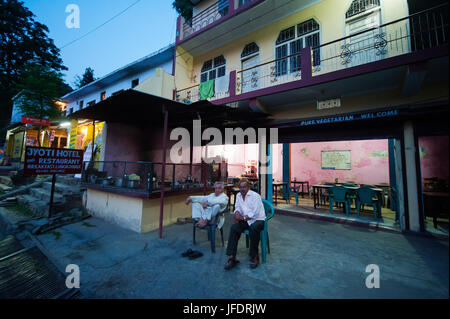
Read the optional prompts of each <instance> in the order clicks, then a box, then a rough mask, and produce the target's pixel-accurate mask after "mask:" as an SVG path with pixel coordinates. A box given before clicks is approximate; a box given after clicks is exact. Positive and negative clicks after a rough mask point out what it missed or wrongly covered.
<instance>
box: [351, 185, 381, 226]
mask: <svg viewBox="0 0 450 319" xmlns="http://www.w3.org/2000/svg"><path fill="white" fill-rule="evenodd" d="M356 195H357V196H356V211H357V213H358V217H359V211H360V208H361V205H371V206H373V214H374V218H375V219H377V215H378V216H379V217H381V205H380V201H379V199H378V197H377V192H376V191H375V190H373V189H372V188H370V187H362V188H359V189H358V190H357V191H356Z"/></svg>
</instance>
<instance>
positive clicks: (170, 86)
mask: <svg viewBox="0 0 450 319" xmlns="http://www.w3.org/2000/svg"><path fill="white" fill-rule="evenodd" d="M134 89H135V90H138V91H141V92H144V93H149V94H153V95H156V96H161V97H164V98H166V99H172V98H173V90H174V89H175V78H174V77H173V76H172V75H171V74H169V73H167V72H165V71H164V70H163V69H162V68H157V69H156V74H155V76H152V77H150V78H148V79H147V80H145V81H144V82H142V83H141V84H139V85H138V86H137V87H135V88H134Z"/></svg>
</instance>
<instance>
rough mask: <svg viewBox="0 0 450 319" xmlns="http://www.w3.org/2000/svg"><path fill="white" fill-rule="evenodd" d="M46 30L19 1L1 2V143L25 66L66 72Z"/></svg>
mask: <svg viewBox="0 0 450 319" xmlns="http://www.w3.org/2000/svg"><path fill="white" fill-rule="evenodd" d="M48 32H49V30H48V28H47V26H45V25H44V24H42V23H39V22H38V21H36V20H35V16H34V14H33V13H32V12H31V11H30V10H29V9H28V8H26V7H25V6H24V3H23V2H22V1H18V0H0V140H1V139H3V138H4V135H5V134H4V129H5V127H6V126H7V125H8V124H9V120H10V117H11V111H12V97H14V96H15V95H16V94H17V93H18V92H19V91H18V90H19V88H18V85H17V84H18V83H20V82H22V79H23V72H24V70H25V69H26V68H25V67H24V66H26V65H29V64H37V65H41V66H42V67H46V68H48V69H50V70H54V71H56V72H59V71H62V70H67V68H66V67H65V66H64V65H63V62H62V60H61V58H60V56H59V49H58V48H57V47H56V46H55V44H54V42H53V40H52V39H51V38H49V37H48Z"/></svg>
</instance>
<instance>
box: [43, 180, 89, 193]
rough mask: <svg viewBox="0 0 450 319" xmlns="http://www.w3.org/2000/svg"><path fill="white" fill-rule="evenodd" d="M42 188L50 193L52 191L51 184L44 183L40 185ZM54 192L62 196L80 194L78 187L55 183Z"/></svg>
mask: <svg viewBox="0 0 450 319" xmlns="http://www.w3.org/2000/svg"><path fill="white" fill-rule="evenodd" d="M42 188H43V189H45V190H47V191H49V192H50V191H51V190H52V183H51V182H45V183H43V184H42ZM55 192H56V193H60V194H63V195H72V194H78V193H81V190H80V186H75V185H67V184H62V183H58V182H56V183H55Z"/></svg>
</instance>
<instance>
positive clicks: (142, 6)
mask: <svg viewBox="0 0 450 319" xmlns="http://www.w3.org/2000/svg"><path fill="white" fill-rule="evenodd" d="M137 1H138V0H114V1H111V0H70V1H65V0H64V1H62V0H58V1H55V0H24V3H25V6H26V7H28V8H29V9H30V10H31V11H32V12H33V13H34V14H35V15H36V18H35V19H36V20H37V21H39V22H41V23H43V24H45V25H46V26H47V27H48V28H49V29H50V32H49V37H50V38H52V39H53V40H54V41H55V44H56V46H57V47H58V48H61V47H63V46H65V45H67V44H68V43H70V42H72V41H73V40H76V39H78V38H80V37H82V36H83V35H85V34H86V33H88V32H90V31H92V30H93V29H95V28H97V27H98V26H100V25H102V24H103V23H105V22H106V21H108V20H109V19H111V18H112V17H114V16H115V15H117V14H118V13H120V12H121V11H123V10H125V9H126V8H127V7H129V6H131V5H133V4H134V3H136V2H137ZM172 2H173V0H140V1H139V2H137V3H136V4H135V5H133V6H132V7H131V8H130V9H128V10H127V11H125V12H124V13H123V14H121V15H120V16H117V17H116V18H114V19H113V20H111V21H110V22H108V23H107V24H105V25H104V26H102V27H101V28H99V29H98V30H96V31H94V32H93V33H91V34H89V35H87V36H86V37H84V38H82V39H80V40H79V41H76V42H74V43H72V44H70V45H68V46H66V47H65V48H62V49H61V57H62V59H63V62H64V65H65V66H66V67H68V68H69V70H68V71H66V72H65V75H66V76H65V80H66V82H67V83H68V84H69V85H71V86H72V87H74V81H75V76H76V75H77V74H78V75H81V74H83V72H84V70H85V69H86V68H87V67H91V68H93V69H94V73H95V76H96V77H102V76H104V75H106V74H108V73H110V72H112V71H114V70H115V69H117V68H119V67H121V66H124V65H126V64H128V63H130V62H133V61H135V60H137V59H139V58H142V57H144V56H146V55H148V54H150V53H152V52H154V51H157V50H158V49H160V48H163V47H165V46H167V45H169V44H170V43H173V42H174V41H175V33H176V30H175V29H176V18H177V16H178V14H177V13H176V11H175V10H174V9H172ZM69 4H76V5H77V6H78V7H79V8H80V28H79V29H76V28H72V29H69V28H67V27H66V18H67V17H68V16H69V15H70V13H66V7H67V5H69Z"/></svg>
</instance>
